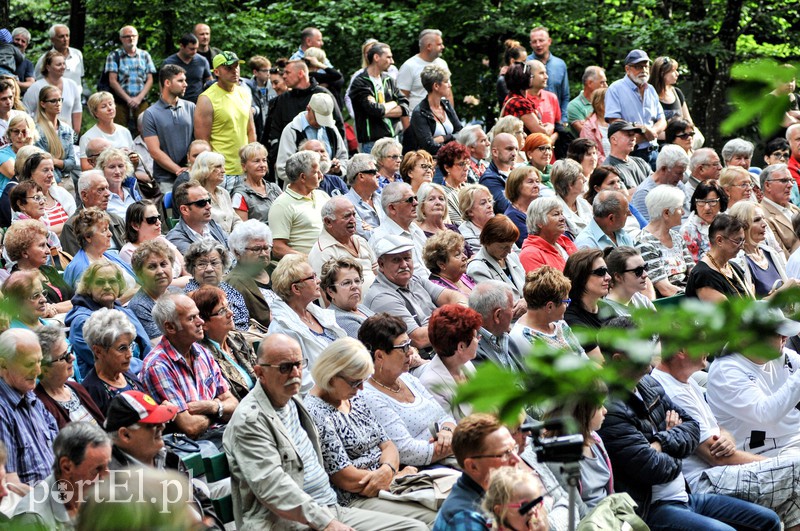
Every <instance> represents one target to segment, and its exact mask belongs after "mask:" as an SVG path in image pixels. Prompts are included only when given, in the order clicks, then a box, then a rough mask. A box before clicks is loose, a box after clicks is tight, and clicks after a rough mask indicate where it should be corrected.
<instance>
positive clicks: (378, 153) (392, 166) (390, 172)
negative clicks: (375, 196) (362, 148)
mask: <svg viewBox="0 0 800 531" xmlns="http://www.w3.org/2000/svg"><path fill="white" fill-rule="evenodd" d="M370 154H371V155H372V157H373V158H374V159H375V164H376V166H377V167H378V184H379V185H380V188H381V189H383V187H384V186H386V185H387V184H389V183H393V182H395V181H400V180H401V177H400V162H402V160H403V146H402V145H401V144H400V142H398V141H397V140H395V139H394V138H389V137H387V138H381V139H380V140H378V141H377V142H375V145H374V146H372V151H371V152H370Z"/></svg>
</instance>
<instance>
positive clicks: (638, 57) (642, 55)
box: [625, 50, 650, 66]
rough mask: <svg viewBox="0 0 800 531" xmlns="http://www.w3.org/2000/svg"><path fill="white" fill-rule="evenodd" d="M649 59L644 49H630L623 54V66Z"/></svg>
mask: <svg viewBox="0 0 800 531" xmlns="http://www.w3.org/2000/svg"><path fill="white" fill-rule="evenodd" d="M649 60H650V57H649V56H648V55H647V52H645V51H644V50H631V51H630V53H629V54H628V55H627V56H625V66H628V65H635V64H636V63H642V62H644V61H649Z"/></svg>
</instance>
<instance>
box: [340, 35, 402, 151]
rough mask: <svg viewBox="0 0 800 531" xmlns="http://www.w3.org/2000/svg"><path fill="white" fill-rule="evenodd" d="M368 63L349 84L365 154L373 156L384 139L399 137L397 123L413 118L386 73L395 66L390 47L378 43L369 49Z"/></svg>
mask: <svg viewBox="0 0 800 531" xmlns="http://www.w3.org/2000/svg"><path fill="white" fill-rule="evenodd" d="M367 63H368V64H367V68H366V69H364V71H363V72H361V74H359V75H358V76H356V78H355V79H354V80H353V82H352V83H351V84H350V91H349V93H348V94H349V96H350V101H352V102H353V113H354V115H355V122H356V136H357V137H358V143H359V148H360V151H361V152H362V153H371V152H372V146H374V145H375V142H376V141H377V140H380V139H381V138H385V137H391V138H396V137H397V133H398V132H399V131H398V126H399V124H398V122H400V119H401V118H402V117H404V116H406V117H407V116H410V115H411V109H410V108H409V106H408V99H407V98H406V97H405V96H404V95H403V93H402V92H400V90H399V89H398V88H397V85H395V82H394V80H393V79H392V77H391V76H390V75H389V74H387V73H386V72H387V71H388V70H389V67H390V66H392V65H393V64H394V58H393V56H392V50H391V48H389V46H388V45H386V44H383V43H381V42H376V43H375V44H373V45H372V46H371V47H370V48H369V49H368V50H367Z"/></svg>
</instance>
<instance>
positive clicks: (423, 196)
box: [417, 183, 450, 223]
mask: <svg viewBox="0 0 800 531" xmlns="http://www.w3.org/2000/svg"><path fill="white" fill-rule="evenodd" d="M432 192H439V193H440V194H442V197H444V219H447V216H448V215H449V213H448V212H449V210H450V209H449V208H448V207H447V193H446V192H445V191H444V188H443V187H442V185H441V184H436V183H422V186H420V187H419V190H417V203H418V205H417V221H418V222H420V223H422V222H423V221H425V213H424V212H423V210H424V209H423V208H422V203H424V202H425V201H427V200H428V196H430V195H431V193H432Z"/></svg>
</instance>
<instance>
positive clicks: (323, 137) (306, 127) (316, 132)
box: [300, 113, 335, 158]
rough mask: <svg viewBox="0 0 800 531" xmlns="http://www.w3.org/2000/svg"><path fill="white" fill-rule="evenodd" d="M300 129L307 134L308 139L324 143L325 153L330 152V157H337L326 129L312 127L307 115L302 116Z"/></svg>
mask: <svg viewBox="0 0 800 531" xmlns="http://www.w3.org/2000/svg"><path fill="white" fill-rule="evenodd" d="M300 127H302V128H303V132H304V133H305V134H306V138H307V139H309V140H319V141H320V142H322V144H323V145H324V146H325V151H327V152H328V157H330V158H334V157H335V154H334V153H333V148H332V147H331V141H330V140H328V132H327V131H325V128H324V127H320V128H319V129H317V128H316V127H311V124H309V123H308V118H306V113H302V114H301V115H300Z"/></svg>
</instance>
